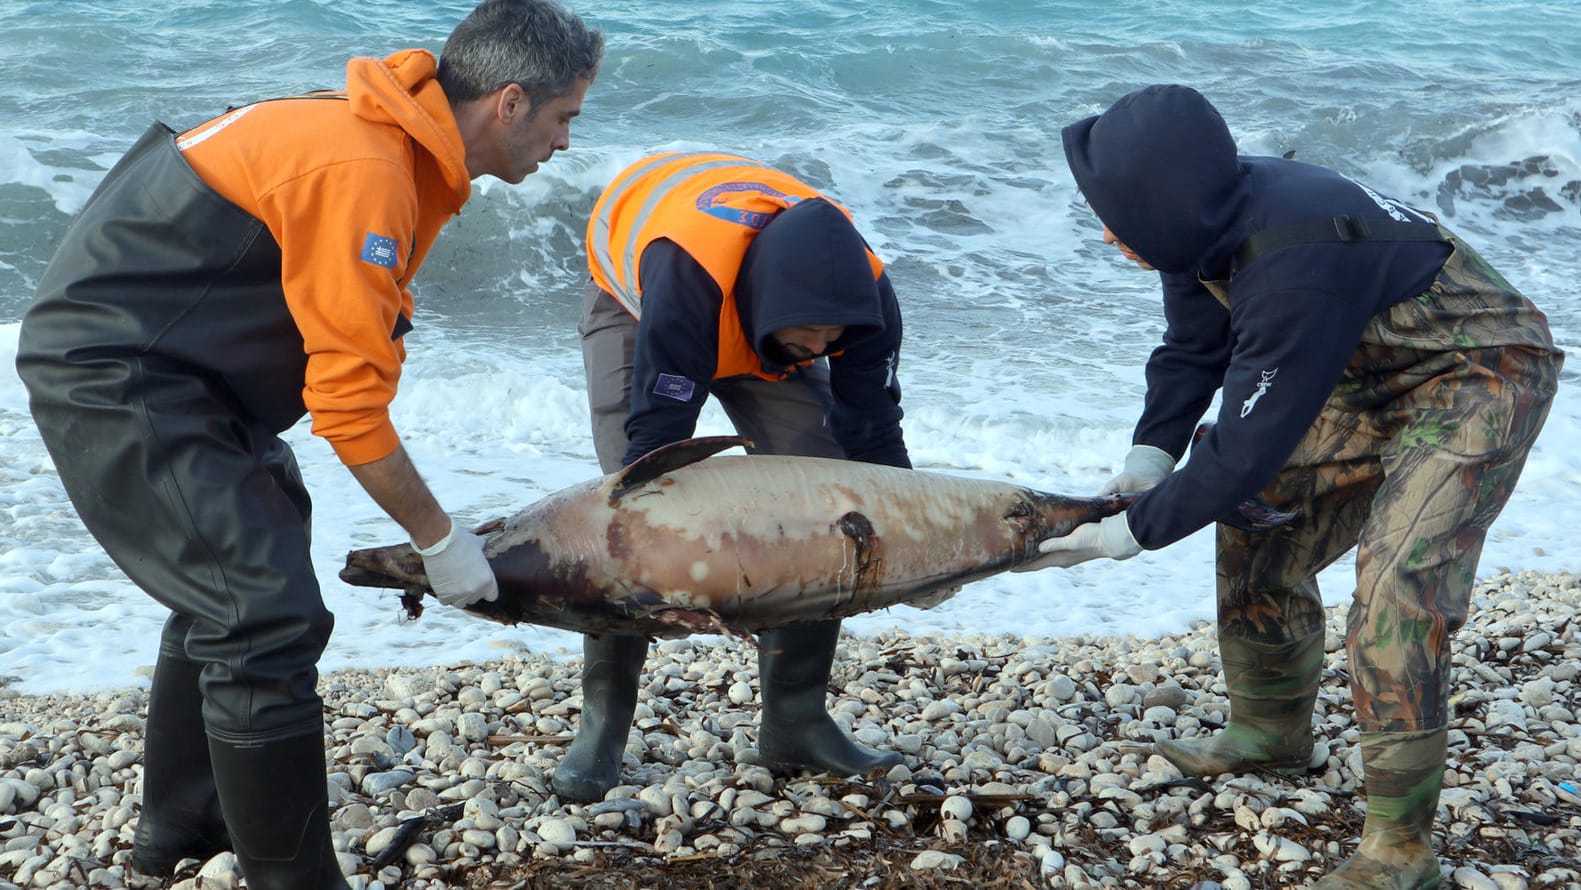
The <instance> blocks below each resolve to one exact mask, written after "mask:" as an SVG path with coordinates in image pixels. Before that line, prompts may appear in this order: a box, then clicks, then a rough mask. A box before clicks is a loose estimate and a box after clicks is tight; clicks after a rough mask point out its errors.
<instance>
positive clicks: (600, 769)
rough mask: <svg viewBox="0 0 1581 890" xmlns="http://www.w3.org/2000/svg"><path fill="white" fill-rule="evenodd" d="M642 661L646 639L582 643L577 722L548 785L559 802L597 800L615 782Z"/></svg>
mask: <svg viewBox="0 0 1581 890" xmlns="http://www.w3.org/2000/svg"><path fill="white" fill-rule="evenodd" d="M647 657H648V638H647V637H632V636H620V635H618V634H604V635H602V636H592V635H587V636H584V637H583V638H582V723H581V725H580V726H578V727H577V731H576V741H574V742H572V743H571V749H570V750H569V751H567V752H565V756H564V757H562V758H560V765H559V766H557V767H555V770H554V777H553V778H552V779H551V780H550V785H551V786H552V787H553V788H554V793H555V794H557V795H559V796H560V799H561V800H574V801H578V802H581V803H590V802H594V801H600V800H603V799H604V795H605V794H606V793H607V792H608V791H609V789H611V788H613V787H615V785H616V784H617V783H618V782H619V781H620V760H621V756H622V755H623V754H624V753H625V751H626V739H627V738H628V737H629V736H630V735H631V716H632V714H633V713H635V711H636V710H637V682H638V681H639V680H640V679H642V663H643V661H644V660H645V659H646V658H647Z"/></svg>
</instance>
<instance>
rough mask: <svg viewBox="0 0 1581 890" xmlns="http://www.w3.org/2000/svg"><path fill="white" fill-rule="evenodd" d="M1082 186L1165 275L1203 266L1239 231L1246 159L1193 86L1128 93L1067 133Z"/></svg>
mask: <svg viewBox="0 0 1581 890" xmlns="http://www.w3.org/2000/svg"><path fill="white" fill-rule="evenodd" d="M1062 135H1063V137H1064V142H1065V160H1066V162H1067V163H1069V164H1070V169H1071V173H1072V175H1074V176H1075V178H1076V186H1077V187H1078V188H1080V189H1081V193H1082V196H1083V197H1085V198H1086V199H1087V203H1088V205H1089V206H1090V207H1092V209H1093V212H1094V213H1096V214H1098V218H1099V219H1100V220H1102V221H1103V223H1104V224H1105V225H1107V226H1108V227H1109V230H1110V231H1112V232H1114V234H1115V237H1116V238H1119V239H1120V240H1121V241H1123V242H1124V243H1125V244H1126V246H1127V247H1130V248H1131V249H1132V250H1133V251H1135V252H1136V253H1137V255H1138V256H1140V257H1141V258H1142V259H1144V260H1146V261H1147V262H1148V263H1150V264H1151V265H1153V266H1154V267H1156V268H1157V269H1158V270H1159V271H1161V272H1169V273H1188V272H1192V273H1194V272H1198V271H1199V270H1201V269H1203V268H1204V267H1205V266H1208V265H1209V264H1210V263H1211V262H1212V261H1211V259H1210V254H1213V253H1215V252H1216V251H1217V249H1218V245H1219V242H1221V241H1224V240H1225V239H1226V238H1231V240H1236V239H1234V238H1233V235H1234V233H1233V232H1232V231H1231V230H1232V228H1233V227H1234V225H1235V220H1236V218H1237V215H1238V212H1237V209H1236V208H1237V206H1238V205H1239V203H1240V200H1239V197H1238V194H1237V192H1238V189H1239V185H1240V180H1241V168H1240V161H1239V159H1238V157H1237V155H1236V150H1235V140H1234V138H1232V137H1231V136H1230V130H1229V127H1227V126H1225V123H1224V118H1222V117H1220V116H1219V112H1218V110H1217V109H1215V108H1214V107H1213V106H1212V105H1211V104H1209V102H1208V100H1207V99H1205V98H1203V97H1202V94H1201V93H1198V92H1197V91H1196V90H1193V89H1191V88H1190V87H1183V86H1175V85H1154V86H1149V87H1143V88H1142V89H1140V90H1136V91H1135V92H1132V93H1128V94H1126V95H1125V96H1123V97H1121V99H1120V100H1119V101H1118V102H1116V103H1114V105H1113V106H1111V107H1110V108H1109V110H1108V111H1105V112H1104V113H1103V114H1100V115H1097V116H1095V117H1089V118H1085V119H1083V120H1079V121H1077V122H1076V123H1074V124H1071V125H1070V126H1068V127H1066V128H1065V129H1064V131H1063V133H1062Z"/></svg>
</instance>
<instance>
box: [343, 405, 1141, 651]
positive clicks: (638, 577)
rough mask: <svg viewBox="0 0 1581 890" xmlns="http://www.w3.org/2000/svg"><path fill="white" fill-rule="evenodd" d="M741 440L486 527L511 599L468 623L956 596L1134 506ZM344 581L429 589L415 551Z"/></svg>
mask: <svg viewBox="0 0 1581 890" xmlns="http://www.w3.org/2000/svg"><path fill="white" fill-rule="evenodd" d="M743 444H746V440H744V439H740V438H736V437H729V436H719V437H711V438H702V439H688V440H686V441H683V442H676V443H674V444H672V445H668V446H665V447H664V448H660V449H657V450H655V451H654V452H652V453H650V454H648V455H647V456H645V457H643V458H641V459H639V460H637V461H635V462H634V463H632V464H631V465H630V466H628V467H626V468H625V469H623V470H621V471H620V472H618V473H612V474H610V475H608V476H604V477H602V478H598V479H592V480H590V481H588V482H585V483H582V484H579V485H574V486H571V487H570V488H566V489H564V490H562V491H559V492H556V493H554V494H551V495H549V496H547V497H545V498H543V499H542V500H540V501H538V502H537V503H535V504H532V505H531V506H529V507H527V508H526V509H524V510H522V511H521V512H519V513H517V514H516V515H515V516H512V517H510V518H509V519H502V520H495V521H493V522H490V523H486V524H485V525H483V526H482V527H480V528H479V529H478V531H479V533H480V534H484V535H485V537H486V543H485V546H484V552H485V554H487V556H488V558H489V563H490V565H491V566H493V568H494V574H495V576H496V577H497V578H498V580H499V586H500V596H499V599H498V600H497V601H495V602H478V603H476V604H475V605H473V606H469V607H467V611H469V612H472V613H473V614H476V615H479V616H481V617H484V618H489V619H492V620H495V621H498V622H501V623H503V624H516V623H518V622H529V623H532V624H541V625H548V626H551V627H559V628H564V629H566V630H573V631H580V632H583V633H595V634H596V633H602V632H606V631H614V632H619V633H624V634H643V635H648V636H655V637H678V636H685V635H687V634H689V633H693V632H705V633H720V632H729V633H737V634H748V633H751V632H753V631H757V630H760V629H762V628H765V627H774V626H778V625H783V624H790V623H795V622H802V621H814V620H818V619H823V618H836V617H844V616H847V615H854V614H856V613H859V612H867V611H870V610H874V609H882V608H885V607H887V606H892V605H895V604H897V603H904V602H908V601H917V600H922V599H926V598H928V597H929V596H930V595H934V596H937V595H938V594H941V593H948V592H951V591H952V590H953V589H954V588H958V587H960V586H961V585H963V584H967V583H969V582H972V581H976V580H979V579H981V578H986V577H988V576H990V575H994V574H998V573H999V572H1003V571H1006V570H1008V569H1011V568H1014V567H1016V566H1018V565H1021V564H1022V563H1024V562H1027V561H1028V560H1030V559H1032V558H1034V557H1036V556H1037V555H1038V553H1037V544H1038V542H1039V541H1041V540H1043V539H1044V538H1048V537H1051V536H1055V535H1063V534H1066V533H1068V532H1070V531H1071V530H1072V529H1074V528H1075V527H1076V526H1078V525H1081V524H1082V523H1086V522H1092V521H1094V520H1097V519H1101V518H1103V517H1105V516H1109V515H1112V514H1114V513H1118V512H1120V511H1121V510H1124V509H1125V508H1126V506H1128V505H1129V504H1130V502H1131V500H1132V499H1133V498H1132V497H1131V496H1127V495H1111V496H1103V497H1065V496H1063V495H1056V494H1048V493H1045V492H1041V491H1036V490H1034V489H1030V488H1026V487H1024V486H1020V485H1014V484H1011V483H1007V482H998V481H992V480H985V479H970V478H965V477H960V476H951V475H945V474H941V473H932V472H924V471H920V470H907V469H899V468H895V467H887V466H879V465H876V464H866V463H857V462H854V461H845V460H831V459H827V458H812V457H787V456H776V455H745V456H721V457H714V456H713V455H715V454H717V453H718V452H720V451H723V450H725V449H726V448H730V447H732V446H736V445H743ZM340 577H341V580H343V581H345V582H346V583H348V584H353V585H358V586H364V587H387V588H396V589H399V590H403V591H405V592H406V594H407V596H406V597H405V602H406V604H407V608H408V610H409V611H410V612H412V613H413V614H414V615H415V614H417V613H420V611H421V605H420V601H421V597H422V595H423V594H424V593H427V592H429V588H428V580H427V578H426V576H425V575H424V573H423V563H422V559H421V558H420V557H419V556H418V555H417V554H416V552H414V551H413V550H412V548H411V546H410V545H407V544H398V545H394V546H389V547H378V548H373V549H367V550H355V551H352V552H351V553H350V554H348V555H347V557H346V568H345V569H344V570H343V571H342V572H341V573H340Z"/></svg>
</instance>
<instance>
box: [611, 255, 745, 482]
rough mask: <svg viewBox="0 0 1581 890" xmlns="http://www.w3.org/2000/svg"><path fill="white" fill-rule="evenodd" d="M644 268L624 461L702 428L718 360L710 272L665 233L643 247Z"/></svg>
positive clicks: (716, 301) (717, 298)
mask: <svg viewBox="0 0 1581 890" xmlns="http://www.w3.org/2000/svg"><path fill="white" fill-rule="evenodd" d="M641 275H642V317H641V319H639V320H638V322H637V343H636V348H635V350H634V353H633V355H632V368H631V413H630V414H629V415H628V416H627V417H626V439H627V444H626V456H625V458H624V460H622V463H624V464H630V463H631V462H632V461H634V460H636V459H637V458H639V457H641V456H643V455H644V454H647V453H648V452H650V451H652V450H653V449H655V448H658V447H660V446H663V445H668V444H670V443H671V442H679V441H681V440H682V439H687V438H690V437H691V436H692V434H693V433H695V432H696V431H697V417H698V415H699V414H701V413H702V410H703V404H704V403H705V402H706V401H707V400H708V387H709V384H710V382H712V380H713V378H714V370H715V369H716V368H717V367H718V366H719V309H720V304H721V302H722V296H721V294H720V292H719V285H718V284H716V283H715V282H714V279H713V277H712V276H710V275H709V274H708V273H707V272H706V271H705V270H704V269H703V267H702V266H700V265H698V263H697V261H696V260H694V259H692V257H691V256H690V255H688V254H687V253H686V252H685V251H683V250H681V249H680V248H679V247H677V246H676V245H675V243H674V242H672V241H668V240H665V239H662V238H661V239H659V240H657V241H654V242H653V243H652V244H650V245H648V247H647V249H646V250H644V251H643V253H642V267H641Z"/></svg>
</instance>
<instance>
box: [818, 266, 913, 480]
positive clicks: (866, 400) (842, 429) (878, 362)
mask: <svg viewBox="0 0 1581 890" xmlns="http://www.w3.org/2000/svg"><path fill="white" fill-rule="evenodd" d="M878 293H879V302H880V304H881V305H882V307H883V312H884V326H883V328H882V329H874V330H872V331H871V332H869V333H865V334H864V335H863V336H862V337H860V338H859V339H855V340H853V341H851V342H850V343H843V344H840V350H841V352H840V354H839V355H835V356H830V358H829V386H830V389H831V390H832V391H833V396H834V404H833V405H831V406H830V409H829V424H830V429H831V430H832V432H833V433H834V438H835V441H837V442H839V443H840V447H841V448H842V449H843V450H844V451H845V456H846V457H847V458H849V459H850V460H858V461H863V462H865V463H871V464H885V465H887V466H891V467H906V468H909V467H910V466H911V457H910V456H909V455H908V453H907V451H906V441H905V438H904V436H903V435H902V434H901V429H900V419H901V416H902V411H901V408H900V380H899V378H898V376H897V374H898V371H899V365H900V341H901V322H900V304H899V302H898V301H897V300H896V299H895V289H894V287H892V286H891V285H890V283H889V275H888V274H883V275H880V276H879V279H878Z"/></svg>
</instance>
